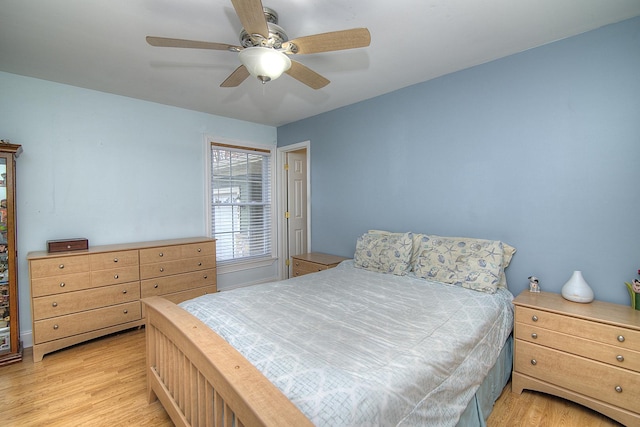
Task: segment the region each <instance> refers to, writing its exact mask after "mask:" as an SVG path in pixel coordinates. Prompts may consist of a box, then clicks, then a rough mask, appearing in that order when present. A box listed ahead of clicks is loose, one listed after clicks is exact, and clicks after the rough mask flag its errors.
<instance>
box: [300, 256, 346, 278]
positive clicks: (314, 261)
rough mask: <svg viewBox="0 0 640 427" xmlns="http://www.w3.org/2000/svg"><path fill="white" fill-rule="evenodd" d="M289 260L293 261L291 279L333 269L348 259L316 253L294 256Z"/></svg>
mask: <svg viewBox="0 0 640 427" xmlns="http://www.w3.org/2000/svg"><path fill="white" fill-rule="evenodd" d="M291 258H292V259H293V277H297V276H304V275H305V274H309V273H315V272H317V271H322V270H327V269H329V268H333V267H335V266H336V265H338V264H340V263H341V262H342V261H344V260H346V259H349V258H345V257H341V256H336V255H329V254H321V253H318V252H310V253H307V254H300V255H294V256H292V257H291Z"/></svg>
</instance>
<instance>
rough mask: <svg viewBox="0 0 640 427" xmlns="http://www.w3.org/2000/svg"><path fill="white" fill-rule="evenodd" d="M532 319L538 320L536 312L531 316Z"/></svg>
mask: <svg viewBox="0 0 640 427" xmlns="http://www.w3.org/2000/svg"><path fill="white" fill-rule="evenodd" d="M531 320H533V321H534V322H537V321H538V316H536V315H535V314H534V315H533V316H531Z"/></svg>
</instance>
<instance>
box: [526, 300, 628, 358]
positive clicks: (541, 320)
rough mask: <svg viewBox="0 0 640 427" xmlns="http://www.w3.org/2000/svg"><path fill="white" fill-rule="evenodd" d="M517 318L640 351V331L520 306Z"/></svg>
mask: <svg viewBox="0 0 640 427" xmlns="http://www.w3.org/2000/svg"><path fill="white" fill-rule="evenodd" d="M515 320H516V322H520V323H524V324H528V325H534V326H538V327H541V328H545V329H549V330H553V331H558V332H561V333H564V334H567V335H576V336H580V337H583V338H586V339H590V340H593V341H598V342H601V343H605V344H609V345H612V346H615V347H623V348H628V349H630V350H634V351H640V331H634V330H630V329H626V328H621V327H617V326H614V325H605V324H603V323H599V322H596V321H589V320H584V319H578V318H575V317H570V316H564V315H561V314H555V313H550V312H548V311H544V310H537V309H532V308H528V307H518V309H517V310H516V318H515Z"/></svg>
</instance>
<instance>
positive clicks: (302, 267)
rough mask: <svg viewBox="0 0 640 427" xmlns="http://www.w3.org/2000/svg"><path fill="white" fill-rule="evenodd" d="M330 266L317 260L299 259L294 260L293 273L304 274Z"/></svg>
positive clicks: (326, 268) (296, 274)
mask: <svg viewBox="0 0 640 427" xmlns="http://www.w3.org/2000/svg"><path fill="white" fill-rule="evenodd" d="M329 268H331V267H329V266H327V265H323V264H317V263H315V262H310V261H303V260H299V259H295V258H294V260H293V275H294V276H302V275H304V274H309V273H316V272H318V271H322V270H328V269H329Z"/></svg>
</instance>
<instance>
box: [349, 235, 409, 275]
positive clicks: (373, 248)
mask: <svg viewBox="0 0 640 427" xmlns="http://www.w3.org/2000/svg"><path fill="white" fill-rule="evenodd" d="M412 250H413V238H412V235H411V233H388V234H381V233H367V234H364V235H362V236H360V237H359V238H358V241H357V242H356V252H355V254H354V256H353V260H354V265H355V267H357V268H362V269H365V270H369V271H375V272H378V273H387V274H395V275H397V276H404V275H405V274H407V273H408V272H409V271H410V270H411V252H412Z"/></svg>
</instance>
